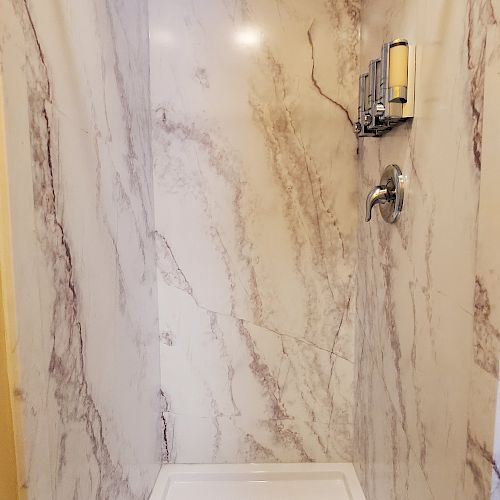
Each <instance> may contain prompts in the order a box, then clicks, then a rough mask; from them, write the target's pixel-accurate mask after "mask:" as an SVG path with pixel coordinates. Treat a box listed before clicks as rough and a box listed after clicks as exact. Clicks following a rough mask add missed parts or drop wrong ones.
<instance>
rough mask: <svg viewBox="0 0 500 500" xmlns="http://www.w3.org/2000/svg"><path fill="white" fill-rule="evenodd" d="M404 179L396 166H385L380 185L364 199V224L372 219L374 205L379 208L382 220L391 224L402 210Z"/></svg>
mask: <svg viewBox="0 0 500 500" xmlns="http://www.w3.org/2000/svg"><path fill="white" fill-rule="evenodd" d="M404 187H405V186H404V177H403V175H402V173H401V169H400V168H399V167H398V166H397V165H387V167H385V169H384V172H383V173H382V178H381V179H380V185H378V186H375V187H374V188H373V189H372V190H371V191H370V192H369V193H368V196H367V198H366V219H365V220H366V222H369V221H370V219H371V218H372V209H373V207H374V206H375V205H378V206H379V208H380V213H381V215H382V218H383V219H384V220H385V221H386V222H389V223H390V224H392V223H393V222H395V221H396V219H397V218H398V217H399V214H400V213H401V210H403V199H404V191H405V190H404Z"/></svg>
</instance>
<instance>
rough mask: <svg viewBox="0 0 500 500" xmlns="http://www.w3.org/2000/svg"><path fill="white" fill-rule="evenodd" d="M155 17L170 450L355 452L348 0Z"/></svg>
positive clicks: (311, 455)
mask: <svg viewBox="0 0 500 500" xmlns="http://www.w3.org/2000/svg"><path fill="white" fill-rule="evenodd" d="M150 13H151V15H150V22H151V35H150V36H151V99H152V119H153V157H154V167H155V207H156V210H155V213H156V231H157V233H156V236H157V249H158V259H159V263H158V269H159V272H158V280H159V282H160V283H159V289H160V296H159V307H160V330H161V332H162V356H161V358H162V370H163V371H162V390H163V393H164V397H165V413H164V415H165V434H166V438H167V444H166V445H165V450H164V455H165V459H166V460H168V461H177V462H186V461H208V462H212V461H216V462H218V461H256V460H259V461H263V460H266V461H269V460H272V461H275V460H287V461H290V460H293V461H296V460H349V459H350V457H351V435H352V432H351V431H352V389H351V387H352V374H353V371H352V370H353V365H352V363H353V346H354V341H353V340H354V339H353V333H354V332H353V321H352V314H353V311H354V298H353V275H354V272H355V247H354V245H355V241H354V233H355V217H356V213H355V200H356V184H357V181H356V140H355V137H354V135H353V132H352V121H353V119H354V117H355V113H356V92H357V90H356V89H357V83H356V82H357V67H358V59H357V54H358V21H359V5H358V4H357V2H356V1H348V2H331V1H325V0H314V1H312V2H300V1H298V0H286V1H280V2H268V1H264V0H251V1H236V2H226V1H223V0H214V1H212V2H209V3H207V2H202V1H195V2H190V3H188V2H174V1H169V0H151V2H150ZM190 392H192V394H188V393H190ZM174 429H175V432H174ZM195 445H196V446H195Z"/></svg>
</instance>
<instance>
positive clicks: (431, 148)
mask: <svg viewBox="0 0 500 500" xmlns="http://www.w3.org/2000/svg"><path fill="white" fill-rule="evenodd" d="M498 5H499V4H498V2H482V1H471V2H455V1H451V0H439V1H435V2H421V1H403V0H398V1H388V0H376V1H372V2H363V4H362V16H361V58H360V59H361V64H362V66H363V67H366V64H367V63H368V60H369V59H371V58H374V57H376V56H377V52H378V48H379V47H380V45H381V43H382V42H383V41H386V40H390V39H391V38H394V37H398V36H404V37H407V38H408V39H409V40H411V41H412V42H414V43H416V45H417V48H418V50H417V76H416V106H417V107H416V110H415V119H414V120H413V123H409V124H406V125H405V126H402V127H400V128H398V129H396V130H394V131H392V132H391V133H390V134H388V135H387V136H385V137H383V138H382V139H378V140H375V139H371V138H367V139H362V140H361V141H360V165H359V166H360V179H361V181H360V198H359V200H360V203H359V220H363V219H362V215H363V212H364V196H365V195H366V194H367V193H368V191H369V190H370V189H371V188H372V187H373V186H375V185H376V184H378V182H379V179H380V174H381V171H382V169H383V168H384V166H385V165H386V164H389V163H398V164H399V165H400V166H401V168H402V170H403V173H404V174H405V175H406V176H407V178H408V190H407V192H406V194H405V202H404V204H405V206H404V209H403V213H402V215H401V218H400V220H399V221H398V222H397V223H396V224H395V225H393V226H390V225H388V224H386V223H384V222H383V221H382V220H381V218H380V217H379V215H378V213H377V214H376V217H375V218H374V220H372V222H370V224H365V223H360V228H359V233H358V258H359V262H358V269H359V272H358V281H357V301H356V307H357V309H356V310H357V314H356V321H357V326H356V335H357V337H356V338H357V340H356V343H357V348H356V405H355V431H354V434H355V439H354V447H355V451H354V456H355V463H356V466H357V470H358V474H359V477H360V479H361V481H362V483H363V486H364V489H365V493H366V495H367V498H368V499H369V500H378V499H381V498H383V499H398V500H399V499H402V498H408V499H419V500H423V499H436V498H439V499H443V500H444V499H450V500H452V499H467V500H469V499H485V498H489V487H490V485H489V483H490V480H491V475H492V474H494V475H497V474H498V468H497V466H496V465H495V461H494V458H493V456H492V447H493V435H492V434H493V430H494V412H495V405H496V385H497V368H496V364H497V357H498V352H497V349H496V345H497V344H496V343H497V342H498V330H495V329H494V328H495V319H496V314H497V313H496V310H495V306H494V305H493V302H492V301H493V300H494V297H495V296H496V295H497V294H498V290H497V288H498V284H497V281H498V262H496V260H498V259H496V260H495V259H494V260H493V261H491V260H490V258H491V256H492V248H493V247H492V245H493V244H494V241H493V240H492V239H491V236H489V234H491V232H490V231H491V229H492V228H493V227H495V226H492V225H491V224H492V221H491V215H488V214H489V213H490V209H491V208H493V209H494V210H495V205H494V203H492V200H493V199H494V198H492V196H491V194H490V196H489V198H484V199H483V197H482V196H481V206H482V207H483V208H482V210H480V211H479V214H480V217H481V218H480V220H479V227H480V242H479V245H480V251H479V254H478V260H477V262H476V243H477V228H478V206H479V193H480V182H481V192H482V191H483V188H485V189H488V188H489V189H490V190H491V187H489V182H488V181H487V182H486V184H485V185H483V183H482V180H481V179H480V178H481V171H482V166H483V162H485V161H486V158H487V156H485V157H484V158H483V109H484V106H483V98H484V81H485V68H488V65H491V64H494V57H497V56H495V54H497V53H498V49H499V47H500V45H499V44H498V38H497V39H496V41H494V38H492V39H491V41H490V45H489V49H488V50H489V55H488V56H487V53H486V52H485V48H486V34H487V32H488V30H492V29H493V28H495V29H496V24H497V23H496V19H498V14H499V11H498ZM497 64H498V63H497ZM494 67H495V66H493V68H494ZM496 68H498V66H496ZM491 75H492V76H491V78H494V75H495V72H494V71H493V70H491ZM491 81H492V82H494V81H495V80H491ZM490 85H491V83H490ZM490 92H492V91H491V90H490ZM497 92H498V88H497V89H496V91H495V93H497ZM495 102H497V99H496V98H493V99H492V100H491V103H492V104H495ZM496 110H498V107H497V108H496ZM496 114H497V111H495V110H492V114H491V115H490V122H489V126H490V135H491V134H493V132H492V129H491V127H492V124H493V120H494V119H495V118H496ZM487 125H488V124H487V123H486V122H485V126H487ZM485 130H486V129H485ZM495 133H497V127H495ZM496 142H497V141H496ZM489 144H490V145H489V147H490V152H489V156H488V158H489V162H490V166H489V167H488V168H489V173H488V175H489V176H490V179H494V176H495V175H496V174H494V173H493V172H492V167H491V161H492V158H494V157H496V158H498V149H497V153H492V152H491V150H492V149H494V147H495V146H494V145H493V144H494V143H493V141H492V140H490V143H489ZM497 147H498V146H497ZM496 170H497V169H496ZM495 202H496V200H495ZM496 203H497V202H496ZM377 212H378V210H377ZM496 213H497V214H498V208H496ZM481 214H483V215H481ZM481 227H482V228H483V229H482V230H481ZM481 235H482V236H481ZM481 244H482V245H483V248H482V250H481ZM497 249H498V247H496V248H495V250H494V251H497ZM495 262H496V264H497V269H496V270H495V267H494V266H495ZM476 273H478V275H477V279H476ZM495 273H496V274H495ZM475 283H476V284H475ZM475 290H476V291H475ZM488 293H491V294H492V295H491V300H490V302H488ZM474 320H475V321H474ZM496 327H498V323H496ZM493 367H494V369H493Z"/></svg>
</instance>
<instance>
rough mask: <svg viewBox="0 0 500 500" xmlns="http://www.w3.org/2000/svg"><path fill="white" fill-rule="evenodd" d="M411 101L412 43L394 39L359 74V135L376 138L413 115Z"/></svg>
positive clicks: (412, 77)
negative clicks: (378, 56)
mask: <svg viewBox="0 0 500 500" xmlns="http://www.w3.org/2000/svg"><path fill="white" fill-rule="evenodd" d="M414 102H415V46H414V45H409V43H408V41H407V40H404V39H403V38H396V39H395V40H393V41H392V42H388V43H384V45H383V46H382V53H381V57H380V59H373V60H372V61H370V65H369V68H368V73H363V74H362V75H361V76H360V77H359V106H358V121H357V122H356V123H355V125H354V131H355V132H356V134H358V136H359V137H380V136H381V135H383V134H385V133H386V132H388V131H389V130H391V129H392V128H394V127H395V126H396V125H398V124H399V123H401V122H403V121H405V120H406V119H408V118H412V117H413V110H414Z"/></svg>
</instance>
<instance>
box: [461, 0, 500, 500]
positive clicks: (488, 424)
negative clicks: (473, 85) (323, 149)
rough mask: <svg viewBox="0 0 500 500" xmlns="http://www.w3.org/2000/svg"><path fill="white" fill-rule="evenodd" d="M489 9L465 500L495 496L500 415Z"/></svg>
mask: <svg viewBox="0 0 500 500" xmlns="http://www.w3.org/2000/svg"><path fill="white" fill-rule="evenodd" d="M490 8H491V9H492V11H491V13H492V15H491V17H490V22H489V27H488V31H487V42H486V46H485V69H484V116H483V126H482V130H483V135H482V148H481V149H482V158H481V186H480V200H479V211H478V234H477V250H476V284H475V304H474V305H475V308H474V340H473V343H474V348H473V372H472V380H471V388H470V400H469V423H468V428H467V467H466V490H465V491H466V495H467V498H470V499H474V500H478V499H483V498H490V497H491V498H495V499H498V498H500V469H499V466H498V464H499V463H500V455H499V452H500V450H498V448H499V443H500V429H499V422H500V413H499V411H498V404H499V400H498V395H497V391H498V379H499V374H498V359H499V356H500V310H499V308H498V304H499V302H500V253H499V251H498V249H499V245H500V239H499V235H500V222H499V220H500V219H499V217H498V214H499V211H500V200H499V197H498V186H499V185H500V169H499V168H498V158H499V156H500V146H499V143H498V126H497V124H496V121H497V120H496V115H497V112H498V109H500V97H499V95H498V89H499V88H500V30H499V27H498V23H497V22H496V20H497V19H500V2H499V1H498V0H496V1H494V2H492V3H491V6H490Z"/></svg>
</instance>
